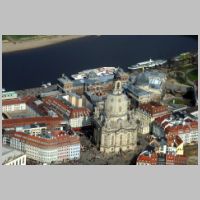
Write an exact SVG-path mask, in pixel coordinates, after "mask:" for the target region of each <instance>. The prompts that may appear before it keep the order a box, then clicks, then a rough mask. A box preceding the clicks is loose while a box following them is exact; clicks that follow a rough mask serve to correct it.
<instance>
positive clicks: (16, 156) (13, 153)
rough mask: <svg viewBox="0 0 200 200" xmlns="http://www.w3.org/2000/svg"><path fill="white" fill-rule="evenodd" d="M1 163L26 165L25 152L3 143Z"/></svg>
mask: <svg viewBox="0 0 200 200" xmlns="http://www.w3.org/2000/svg"><path fill="white" fill-rule="evenodd" d="M2 165H26V154H25V153H24V152H22V151H19V150H16V149H13V148H11V147H9V146H7V145H3V146H2Z"/></svg>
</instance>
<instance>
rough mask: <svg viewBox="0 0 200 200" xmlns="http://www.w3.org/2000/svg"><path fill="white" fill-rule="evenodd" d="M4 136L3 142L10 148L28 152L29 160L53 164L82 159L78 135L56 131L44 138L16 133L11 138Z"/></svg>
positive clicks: (45, 135)
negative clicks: (8, 144) (7, 143)
mask: <svg viewBox="0 0 200 200" xmlns="http://www.w3.org/2000/svg"><path fill="white" fill-rule="evenodd" d="M5 137H7V136H4V138H3V141H4V142H5V141H6V142H8V140H9V143H10V146H11V147H13V148H15V149H18V150H20V151H24V152H26V155H27V158H30V159H33V160H36V161H38V162H41V163H51V162H56V161H63V160H77V159H79V158H80V139H79V137H78V136H76V135H69V134H66V133H65V132H64V131H54V132H53V133H52V134H44V135H43V136H31V135H28V134H26V133H23V132H15V133H13V134H12V135H10V138H9V139H8V138H6V139H5Z"/></svg>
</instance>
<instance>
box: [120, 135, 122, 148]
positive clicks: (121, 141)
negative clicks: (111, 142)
mask: <svg viewBox="0 0 200 200" xmlns="http://www.w3.org/2000/svg"><path fill="white" fill-rule="evenodd" d="M121 145H122V135H120V146H121Z"/></svg>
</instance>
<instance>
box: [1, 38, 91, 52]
mask: <svg viewBox="0 0 200 200" xmlns="http://www.w3.org/2000/svg"><path fill="white" fill-rule="evenodd" d="M87 36H89V35H59V36H52V37H48V36H47V37H44V38H38V39H32V40H28V41H17V42H16V43H13V42H5V41H2V53H12V52H17V51H24V50H29V49H35V48H40V47H45V46H50V45H53V44H58V43H62V42H65V41H71V40H76V39H80V38H83V37H87Z"/></svg>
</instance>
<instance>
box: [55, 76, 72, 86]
mask: <svg viewBox="0 0 200 200" xmlns="http://www.w3.org/2000/svg"><path fill="white" fill-rule="evenodd" d="M58 81H59V82H61V83H63V84H65V83H68V82H72V80H71V79H69V78H68V77H67V76H65V75H63V76H62V77H61V78H58Z"/></svg>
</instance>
